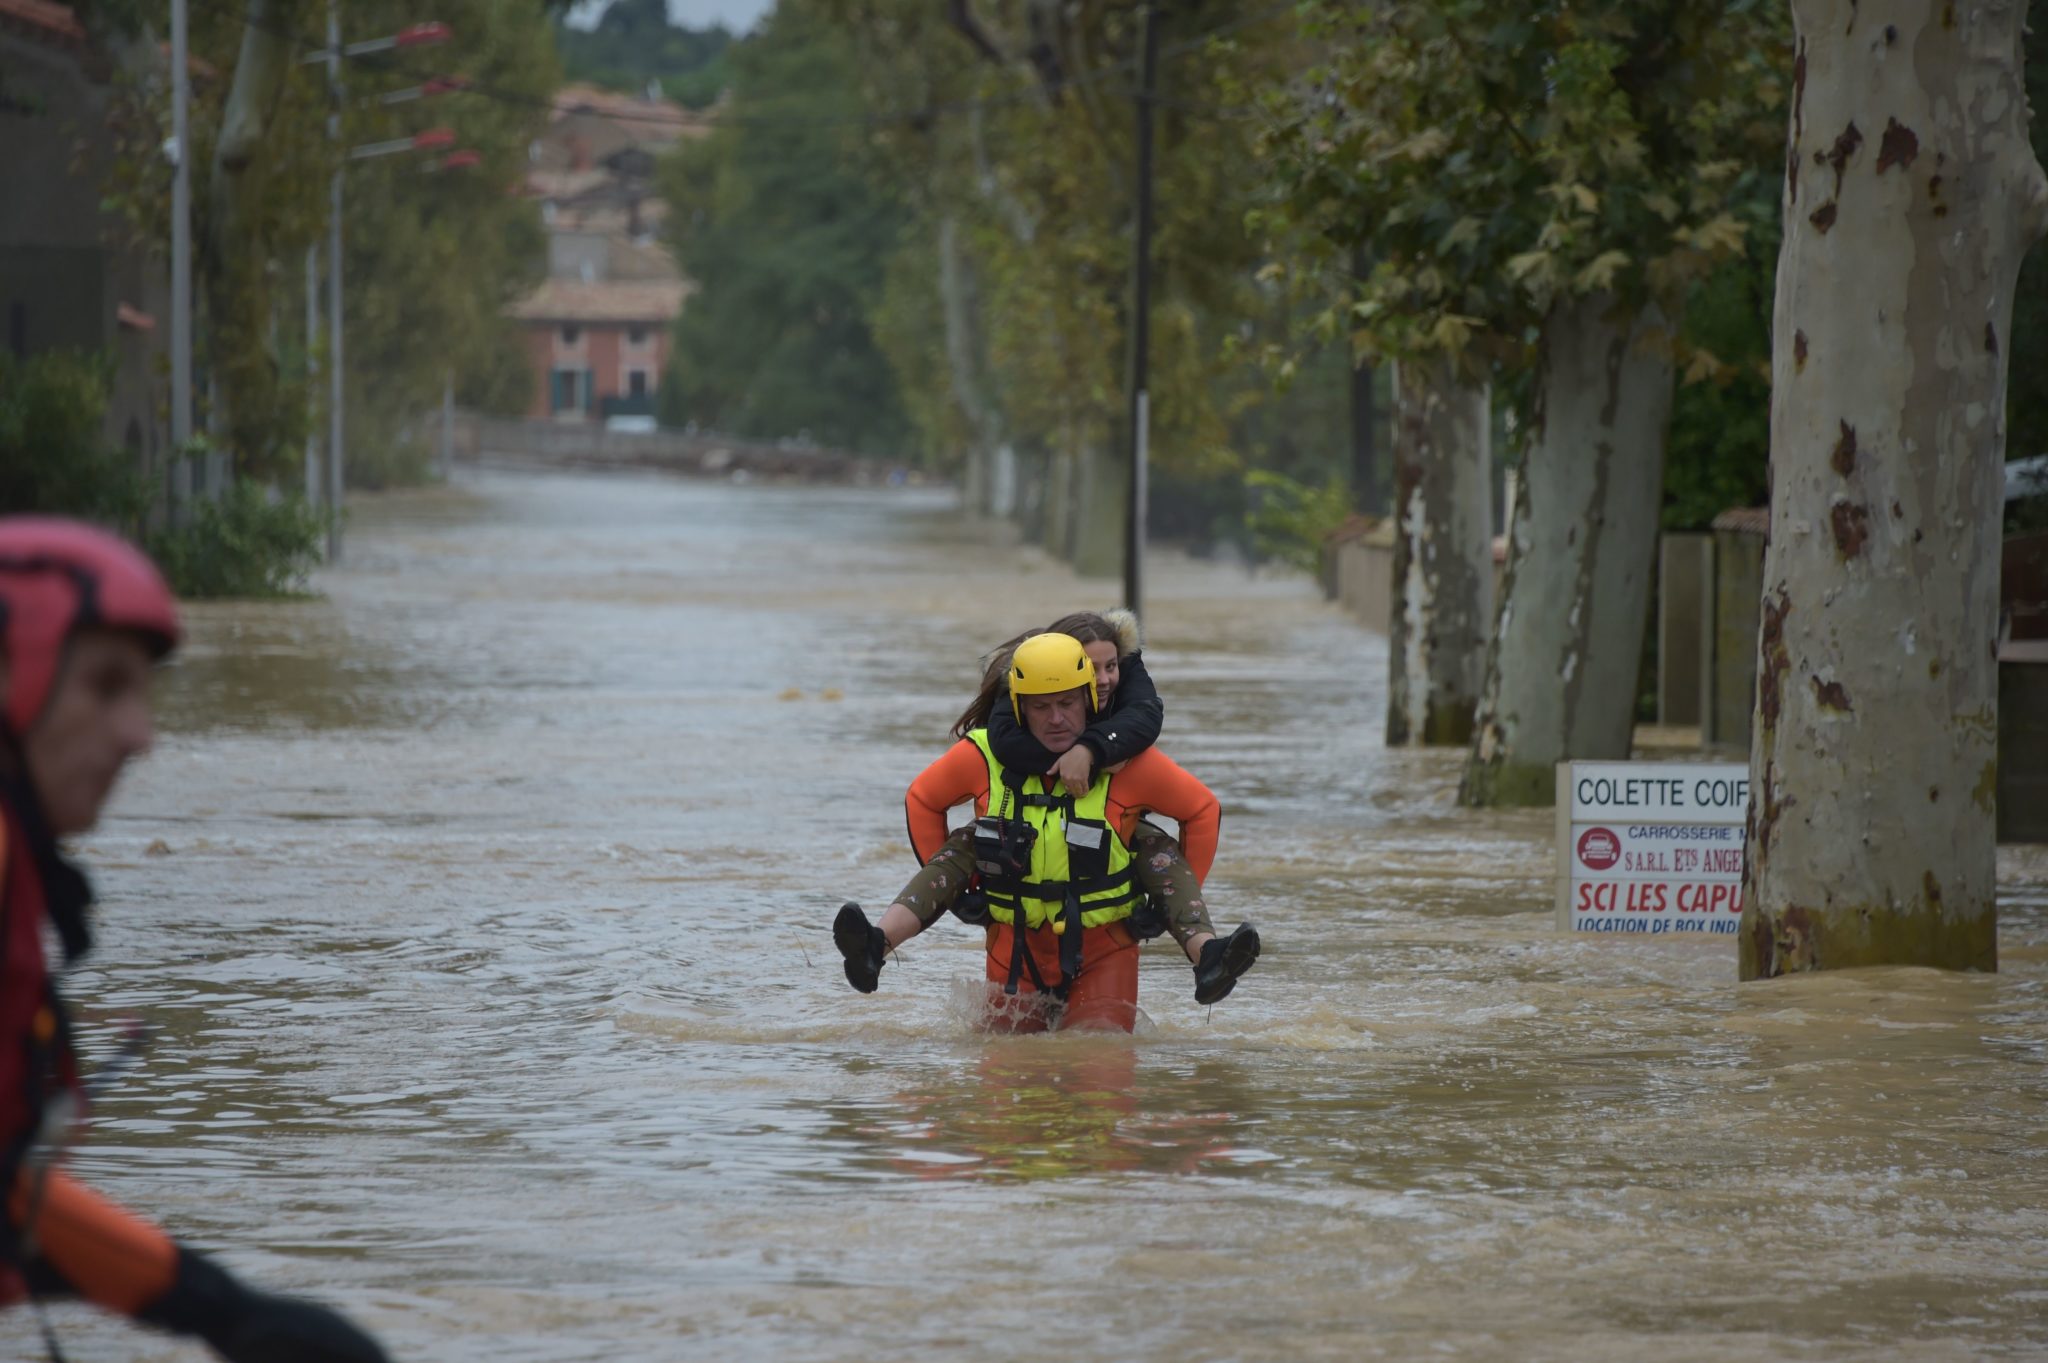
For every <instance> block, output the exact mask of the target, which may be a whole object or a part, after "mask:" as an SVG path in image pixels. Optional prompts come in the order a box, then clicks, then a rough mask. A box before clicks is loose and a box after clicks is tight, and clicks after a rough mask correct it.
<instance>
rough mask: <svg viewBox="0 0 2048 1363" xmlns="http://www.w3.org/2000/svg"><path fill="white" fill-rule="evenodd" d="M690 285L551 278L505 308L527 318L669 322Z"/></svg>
mask: <svg viewBox="0 0 2048 1363" xmlns="http://www.w3.org/2000/svg"><path fill="white" fill-rule="evenodd" d="M689 293H690V287H689V285H688V284H685V283H684V282H682V281H681V280H671V279H639V280H623V279H599V280H593V281H591V282H590V283H587V284H586V283H584V282H583V281H582V280H580V279H549V280H546V281H545V282H543V283H542V284H541V286H540V287H539V288H538V289H535V290H534V291H533V292H532V293H531V294H528V295H527V296H526V297H525V298H523V299H521V300H520V301H519V302H517V303H514V304H513V305H512V306H511V307H509V308H507V309H506V314H507V315H508V316H511V317H516V318H519V319H520V320H522V321H528V322H666V321H669V320H671V319H672V318H674V317H675V316H676V314H678V313H680V312H681V311H682V310H683V299H685V298H686V297H688V296H689Z"/></svg>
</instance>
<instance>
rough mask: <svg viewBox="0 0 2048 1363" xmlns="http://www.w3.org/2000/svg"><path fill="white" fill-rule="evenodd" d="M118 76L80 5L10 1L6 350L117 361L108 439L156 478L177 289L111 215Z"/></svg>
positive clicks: (0, 34) (3, 82) (164, 442)
mask: <svg viewBox="0 0 2048 1363" xmlns="http://www.w3.org/2000/svg"><path fill="white" fill-rule="evenodd" d="M112 74H113V61H112V59H111V58H110V56H109V55H108V54H107V53H106V52H104V51H102V50H101V49H100V48H99V47H98V46H97V45H96V44H95V43H94V41H93V39H92V38H91V36H90V35H89V34H88V33H87V32H86V30H85V28H84V27H83V26H82V25H81V24H80V23H79V21H78V18H77V16H76V15H75V14H74V13H73V11H72V8H71V6H69V5H61V4H53V3H50V0H0V348H4V349H5V350H6V351H7V352H8V353H10V354H12V355H14V356H16V357H17V358H26V357H27V356H30V355H33V354H37V353H39V352H42V351H47V350H58V349H77V350H86V351H105V352H108V353H110V354H111V355H112V356H113V359H114V365H115V370H114V389H113V396H112V401H111V403H110V404H109V406H108V410H107V422H106V438H107V440H108V442H109V443H110V444H114V445H118V446H121V447H124V448H126V449H127V450H128V451H129V452H130V453H131V454H133V455H134V456H135V459H136V461H137V463H138V464H139V465H141V466H142V467H144V468H155V467H158V466H159V465H160V464H161V463H162V462H163V460H164V458H165V456H166V453H167V451H168V448H169V444H170V435H169V421H168V415H167V414H168V387H169V384H168V381H167V379H166V377H165V375H164V373H163V370H164V365H163V363H162V357H163V352H164V349H165V345H166V341H165V326H167V325H168V322H167V321H166V323H165V326H159V325H158V319H160V318H167V314H168V313H169V310H170V297H169V296H170V278H169V270H168V268H167V266H166V264H165V262H163V261H161V260H153V259H150V258H149V256H148V255H147V254H145V253H143V252H141V251H137V250H132V249H128V248H126V247H123V246H119V245H116V244H115V243H116V242H118V241H119V240H120V236H119V233H118V229H117V224H116V223H115V222H114V221H113V219H112V218H110V217H109V216H108V215H107V214H106V213H105V212H103V211H102V208H101V203H100V199H101V193H102V188H101V186H102V181H103V177H104V172H105V170H106V168H107V166H108V165H109V164H110V162H111V159H112V147H111V144H110V138H109V136H108V133H107V131H106V128H107V118H108V112H109V104H110V100H111V89H110V86H109V81H110V80H111V78H112Z"/></svg>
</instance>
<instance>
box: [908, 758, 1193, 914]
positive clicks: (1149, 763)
mask: <svg viewBox="0 0 2048 1363" xmlns="http://www.w3.org/2000/svg"><path fill="white" fill-rule="evenodd" d="M969 800H972V801H974V812H975V813H976V814H986V813H988V763H987V761H985V760H984V759H983V757H982V755H981V749H979V748H977V747H975V746H974V744H973V743H972V742H970V741H969V740H967V739H964V738H963V739H961V740H960V741H959V742H958V743H955V744H954V745H953V746H952V747H950V748H948V749H947V750H946V754H945V756H943V757H941V758H940V759H939V760H938V761H936V762H934V763H932V764H931V765H930V766H929V767H926V768H925V769H924V770H923V771H922V772H920V773H918V777H917V779H916V780H915V781H912V782H911V783H910V791H909V793H908V794H906V795H905V796H904V797H903V813H904V817H905V818H906V819H907V820H908V821H909V824H910V845H911V847H912V848H914V849H915V850H916V852H917V859H918V860H919V861H921V862H923V861H930V860H931V859H932V857H933V856H934V855H936V854H937V852H938V850H939V844H940V843H942V842H944V841H945V840H946V811H947V810H949V809H951V808H952V807H953V806H955V805H959V804H965V803H966V802H967V801H969ZM1146 813H1157V814H1164V815H1165V816H1166V817H1167V818H1169V819H1172V820H1174V821H1175V822H1176V823H1178V824H1179V825H1180V846H1181V851H1182V852H1184V853H1186V854H1187V859H1188V865H1189V866H1191V867H1193V868H1194V872H1195V878H1196V879H1197V880H1207V879H1208V878H1209V866H1210V864H1211V863H1212V862H1214V861H1215V860H1216V834H1217V830H1218V829H1219V828H1220V827H1221V826H1222V823H1223V806H1222V805H1221V804H1218V803H1217V801H1216V796H1215V795H1214V794H1213V793H1211V792H1210V790H1209V788H1208V787H1207V786H1205V785H1203V784H1202V783H1201V782H1200V781H1197V780H1196V779H1195V778H1194V777H1193V776H1191V775H1189V774H1188V772H1187V771H1186V770H1185V769H1183V768H1182V767H1181V766H1180V764H1179V763H1177V762H1175V761H1174V760H1173V759H1172V758H1171V757H1168V756H1167V755H1166V754H1165V753H1163V752H1161V751H1159V749H1157V748H1147V749H1145V751H1143V752H1141V753H1139V754H1138V755H1137V756H1136V757H1133V758H1132V759H1131V760H1130V761H1128V762H1126V763H1125V764H1124V765H1123V768H1122V769H1121V770H1119V771H1116V772H1113V773H1111V775H1110V778H1109V820H1110V822H1111V823H1113V824H1115V825H1116V831H1117V833H1118V835H1119V836H1121V837H1122V838H1123V840H1124V842H1125V844H1126V845H1128V844H1129V843H1130V841H1131V834H1132V833H1133V832H1134V831H1136V829H1137V826H1138V818H1139V816H1140V815H1143V814H1146Z"/></svg>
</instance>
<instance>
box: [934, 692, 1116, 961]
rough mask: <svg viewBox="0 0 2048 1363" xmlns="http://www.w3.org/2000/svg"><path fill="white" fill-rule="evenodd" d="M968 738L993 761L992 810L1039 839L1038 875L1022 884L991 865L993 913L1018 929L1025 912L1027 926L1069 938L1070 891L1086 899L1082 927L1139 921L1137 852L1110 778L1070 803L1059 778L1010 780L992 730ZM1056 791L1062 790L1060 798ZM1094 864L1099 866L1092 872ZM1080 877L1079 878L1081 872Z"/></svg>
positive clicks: (1034, 866)
mask: <svg viewBox="0 0 2048 1363" xmlns="http://www.w3.org/2000/svg"><path fill="white" fill-rule="evenodd" d="M967 737H968V738H969V739H970V740H971V741H972V742H973V744H974V746H975V747H977V748H979V749H981V756H982V760H984V761H985V762H987V763H988V812H989V813H990V814H992V815H995V816H996V817H998V818H1004V819H1017V820H1021V821H1023V822H1024V823H1026V824H1029V825H1030V826H1031V828H1032V830H1033V831H1034V832H1035V833H1036V835H1037V836H1036V838H1035V840H1034V841H1033V843H1032V845H1031V871H1030V874H1029V875H1027V876H1025V877H1023V878H1022V879H1013V878H1011V877H1008V876H1003V875H992V874H990V872H989V869H988V868H987V867H986V866H984V867H983V868H982V873H981V887H982V890H983V892H984V893H985V894H987V896H988V915H989V917H990V918H992V919H994V920H995V921H996V922H998V923H1005V924H1008V923H1014V922H1015V921H1016V911H1017V909H1018V907H1019V906H1020V905H1021V906H1022V908H1023V910H1024V926H1025V927H1027V928H1037V927H1043V926H1045V925H1046V924H1047V923H1050V924H1051V925H1052V930H1053V931H1054V932H1057V933H1064V932H1065V931H1066V930H1067V920H1066V919H1065V917H1063V915H1062V910H1063V909H1064V908H1065V907H1066V903H1067V898H1068V894H1069V891H1070V890H1071V891H1072V892H1073V893H1074V895H1075V896H1076V897H1077V898H1078V901H1079V904H1080V909H1081V913H1080V919H1081V926H1082V927H1084V928H1096V927H1101V926H1102V925H1103V924H1104V923H1114V922H1115V921H1117V920H1118V919H1119V918H1128V917H1130V916H1131V909H1132V908H1133V906H1134V905H1135V904H1136V903H1137V899H1138V892H1137V891H1136V890H1135V889H1133V888H1132V881H1131V849H1130V848H1128V847H1126V846H1125V845H1124V840H1123V838H1122V837H1121V836H1119V835H1118V833H1117V830H1116V829H1115V827H1113V826H1112V825H1111V824H1110V822H1109V780H1110V778H1109V773H1108V772H1104V771H1098V772H1096V774H1095V783H1094V784H1093V785H1091V786H1090V787H1089V788H1088V791H1087V793H1086V794H1084V795H1081V796H1079V797H1070V796H1068V795H1067V794H1066V793H1065V791H1066V787H1065V786H1064V785H1063V784H1061V783H1059V782H1058V781H1057V779H1056V778H1047V777H1042V776H1027V777H1024V778H1023V779H1022V780H1021V781H1020V780H1016V779H1015V778H1010V777H1007V776H1006V773H1005V772H1004V770H1003V764H1002V763H1001V762H998V761H997V760H996V755H995V753H994V751H992V750H991V749H990V748H989V745H988V730H986V729H976V730H974V731H973V732H971V733H969V734H968V735H967ZM1048 787H1056V788H1057V790H1058V792H1059V793H1057V794H1055V793H1054V791H1053V790H1052V789H1049V788H1048ZM1090 862H1093V863H1094V865H1093V866H1092V867H1091V866H1090V865H1089V863H1090ZM1077 872H1078V874H1077Z"/></svg>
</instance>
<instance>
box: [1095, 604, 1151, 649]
mask: <svg viewBox="0 0 2048 1363" xmlns="http://www.w3.org/2000/svg"><path fill="white" fill-rule="evenodd" d="M1102 618H1103V619H1105V620H1107V621H1109V623H1110V624H1111V625H1112V626H1113V627H1114V628H1115V629H1116V651H1117V652H1118V653H1120V654H1122V655H1123V656H1124V657H1126V658H1128V657H1130V656H1131V655H1132V654H1133V653H1138V652H1141V651H1143V649H1144V647H1145V635H1144V632H1143V631H1142V630H1140V629H1139V628H1138V617H1137V616H1135V615H1133V614H1131V613H1130V612H1129V611H1127V610H1125V609H1124V608H1123V607H1122V606H1115V607H1112V608H1111V609H1109V610H1106V611H1104V612H1103V613H1102Z"/></svg>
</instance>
